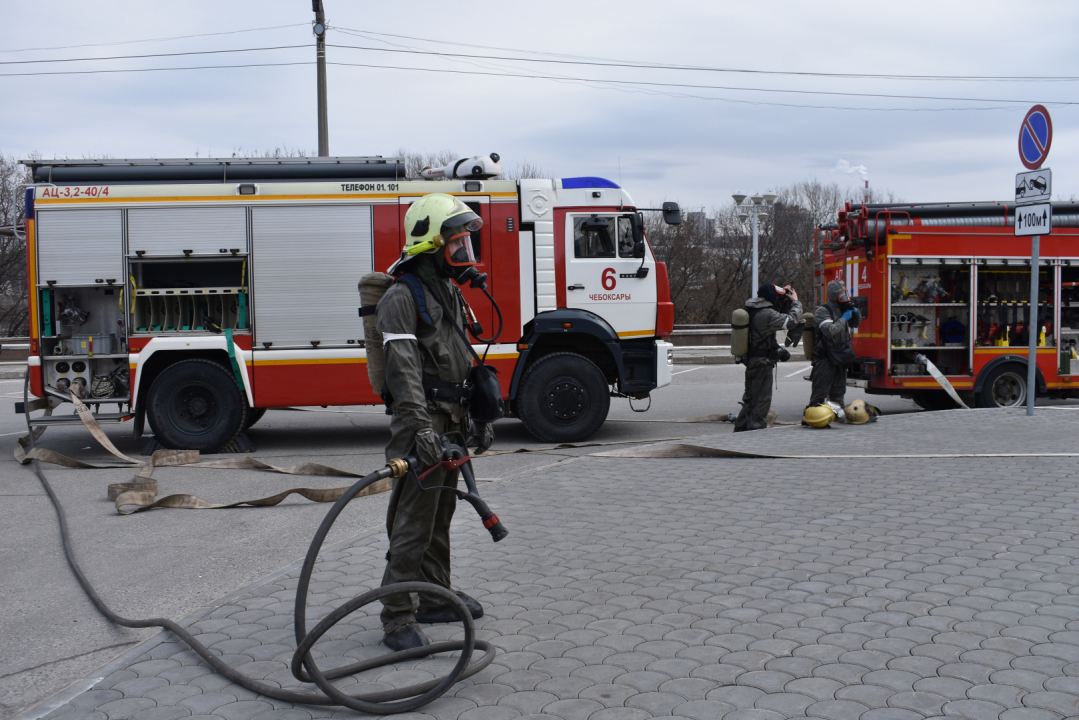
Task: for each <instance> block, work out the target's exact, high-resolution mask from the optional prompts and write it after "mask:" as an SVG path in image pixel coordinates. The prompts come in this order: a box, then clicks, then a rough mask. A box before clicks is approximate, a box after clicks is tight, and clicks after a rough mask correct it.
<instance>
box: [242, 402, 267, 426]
mask: <svg viewBox="0 0 1079 720" xmlns="http://www.w3.org/2000/svg"><path fill="white" fill-rule="evenodd" d="M265 414H266V408H253V407H249V408H247V420H246V421H245V422H244V430H247V429H248V428H249V427H251V426H252V425H254V424H255V423H257V422H258V421H259V420H261V419H262V416H263V415H265Z"/></svg>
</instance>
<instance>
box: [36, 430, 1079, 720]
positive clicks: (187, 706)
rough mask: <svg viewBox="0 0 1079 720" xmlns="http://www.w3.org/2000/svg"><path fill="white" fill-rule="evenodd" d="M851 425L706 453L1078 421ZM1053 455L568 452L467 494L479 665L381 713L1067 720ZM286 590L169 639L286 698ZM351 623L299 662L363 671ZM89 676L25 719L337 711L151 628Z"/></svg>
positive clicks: (1070, 573)
mask: <svg viewBox="0 0 1079 720" xmlns="http://www.w3.org/2000/svg"><path fill="white" fill-rule="evenodd" d="M949 416H950V417H949ZM972 423H973V427H976V428H981V432H973V431H971V430H970V427H971V424H972ZM1023 423H1025V424H1023ZM959 428H962V430H960V429H959ZM855 430H856V428H845V429H842V430H840V431H835V432H827V431H812V430H805V429H802V428H782V429H779V430H773V431H767V432H759V433H748V434H746V435H745V436H743V437H741V438H737V437H736V438H733V439H732V438H731V436H727V439H726V441H724V440H723V439H722V438H719V437H717V438H715V439H713V440H712V442H714V443H717V444H720V443H723V442H729V443H759V444H763V445H761V447H766V446H767V447H771V448H772V449H774V450H776V451H777V452H782V451H784V450H788V451H789V450H790V449H791V448H794V449H804V448H806V447H814V448H816V449H817V451H819V452H822V453H827V452H829V451H831V452H836V453H852V452H858V442H857V441H858V439H860V438H861V439H865V440H866V441H868V440H869V439H870V438H874V442H873V443H870V444H874V443H875V446H876V447H885V446H886V445H887V442H886V441H885V439H884V438H886V437H887V436H888V435H891V441H890V442H891V445H892V446H893V450H895V449H897V448H896V446H897V445H898V449H901V450H907V451H910V452H933V451H938V452H956V451H958V452H965V451H972V452H1005V451H1007V450H1005V449H1004V448H1013V449H1017V450H1024V449H1025V447H1026V445H1025V443H1027V442H1028V440H1029V441H1031V442H1033V441H1034V440H1035V439H1036V440H1037V441H1038V442H1041V443H1042V444H1043V445H1045V446H1046V447H1050V448H1054V449H1055V450H1056V451H1060V450H1072V449H1074V443H1073V438H1075V437H1076V434H1077V431H1079V413H1077V412H1074V411H1073V412H1065V411H1060V412H1056V413H1054V412H1049V411H1044V412H1043V411H1039V414H1038V415H1037V416H1036V417H1035V418H1033V419H1029V418H1025V417H1022V418H1020V417H1019V416H1018V415H1017V414H1012V415H1011V416H1009V417H1005V416H1004V415H1002V414H997V415H995V416H990V415H988V414H986V413H985V412H982V411H973V412H971V413H970V414H968V415H962V416H961V415H958V414H952V413H937V414H933V415H932V416H929V417H928V418H927V415H924V414H922V415H917V416H908V417H896V418H884V419H882V420H881V421H880V422H879V423H877V424H876V425H872V426H863V427H862V428H857V430H859V431H860V432H863V435H862V436H860V438H859V436H856V435H854V431H855ZM957 438H958V439H957ZM972 446H973V448H980V450H979V449H972ZM1077 460H1079V458H1068V457H1014V458H946V459H941V458H934V459H910V458H905V459H891V460H887V461H881V460H865V459H851V458H840V459H821V460H791V459H785V460H772V459H758V460H752V459H680V460H642V459H623V458H611V457H595V456H592V457H581V458H578V459H576V460H573V461H571V462H568V463H564V464H562V465H559V466H556V467H554V468H549V469H547V470H544V471H542V472H540V473H538V474H536V475H532V476H529V477H524V478H520V479H517V480H514V481H511V482H505V483H502V484H499V483H491V484H489V485H485V486H484V488H483V491H484V495H485V498H486V499H487V500H488V502H489V503H490V504H491V506H492V507H493V508H494V509H495V510H496V512H498V514H499V515H500V516H501V517H502V519H503V522H504V523H505V524H506V526H507V528H508V529H509V531H510V535H509V537H508V538H506V539H505V540H504V541H503V542H501V543H498V544H492V543H491V542H490V538H489V536H488V535H487V533H486V532H484V531H483V529H482V528H481V527H480V526H479V523H478V522H477V520H476V518H475V517H474V514H473V513H472V512H471V509H470V508H468V507H462V508H461V509H460V511H459V512H458V513H457V518H456V519H455V524H454V531H453V532H454V536H453V542H454V547H455V550H454V553H455V577H456V580H457V583H458V586H459V587H460V588H461V589H463V590H465V591H467V592H469V593H470V594H472V595H474V596H475V597H476V598H478V599H479V600H481V601H482V602H483V604H484V606H485V608H486V615H485V617H484V618H482V619H481V620H479V621H477V623H476V625H477V627H478V637H479V638H481V639H485V640H489V641H490V642H492V643H493V644H494V645H495V646H497V647H498V648H499V654H498V656H497V657H496V658H495V661H494V663H493V664H492V665H491V666H489V667H488V668H486V669H485V670H483V671H482V672H480V673H479V674H478V675H476V676H475V677H473V678H471V679H469V680H466V681H464V682H462V683H459V684H458V685H457V686H455V687H454V688H451V690H450V691H449V692H448V693H447V695H445V696H444V697H442V698H440V699H438V700H436V701H435V702H433V703H431V704H430V705H428V706H426V707H424V708H422V709H421V710H420V711H419V712H416V713H410V714H407V715H403V716H398V717H407V718H438V719H439V720H447V719H456V718H459V719H460V720H486V719H501V718H518V717H520V718H552V719H558V718H563V719H565V720H574V719H577V718H581V719H587V720H615V719H616V720H636V719H637V718H642V719H643V718H651V717H678V718H697V719H698V720H706V719H707V720H711V719H713V718H723V719H724V720H741V719H743V718H759V719H761V720H765V719H771V718H792V717H814V718H829V719H830V720H843V719H846V718H851V719H854V718H858V719H859V720H908V719H909V720H914V719H916V718H925V717H949V718H970V719H971V720H982V719H983V718H1000V720H1043V719H1045V720H1049V719H1052V718H1066V717H1079V587H1077V582H1076V580H1077V579H1079V536H1077V534H1076V533H1077V529H1079V490H1077V478H1079V468H1077ZM267 512H272V510H267ZM385 550H386V540H385V537H384V535H383V534H382V533H371V534H368V535H367V536H364V537H361V538H358V539H356V540H355V541H354V542H351V543H348V544H346V545H345V546H339V547H337V548H335V549H332V550H330V551H328V552H326V553H324V555H323V556H322V559H321V561H320V563H319V565H318V566H317V568H316V573H315V576H314V578H313V584H312V596H311V602H312V612H311V616H312V618H315V617H320V616H322V615H323V614H325V613H326V612H328V611H329V609H331V608H332V607H336V606H337V605H339V604H341V603H342V602H344V601H345V600H347V599H349V598H351V597H353V596H355V595H357V594H359V593H360V592H362V591H364V590H366V589H369V588H371V587H373V586H374V585H376V584H377V581H378V579H379V578H380V577H381V574H382V569H383V563H384V554H385ZM296 572H297V570H296V569H293V570H292V571H291V572H287V573H285V574H283V575H281V576H279V577H276V578H274V579H272V580H271V581H270V582H267V583H265V584H263V585H261V586H257V587H253V588H252V589H250V590H249V591H247V592H245V593H242V594H240V595H238V596H233V597H231V598H229V599H228V600H227V602H226V603H225V604H222V605H220V606H218V607H216V608H215V609H213V610H212V611H210V612H209V613H207V614H205V615H204V616H202V617H201V618H199V619H197V620H196V621H195V622H193V623H192V625H191V627H192V628H193V629H194V631H197V632H199V633H201V637H202V640H203V641H204V642H205V643H207V644H208V645H210V646H211V647H212V648H213V649H214V650H215V651H217V652H219V653H220V654H221V655H222V656H223V657H224V658H225V659H226V660H227V661H228V662H230V663H231V664H233V665H235V666H237V667H238V668H239V669H240V670H241V671H243V672H245V673H247V674H249V675H251V676H253V677H257V678H260V679H262V680H264V681H269V682H274V683H277V684H279V685H281V686H282V687H296V686H298V685H299V683H297V681H296V680H294V679H293V677H292V675H291V673H290V672H289V670H288V662H289V659H290V657H291V655H292V649H293V647H294V640H293V638H292V608H293V605H292V603H293V597H294V595H293V594H294V588H295V585H296V580H295V575H296ZM377 610H378V607H375V608H373V613H374V614H372V615H366V614H364V612H363V611H361V612H360V613H358V614H357V615H355V616H353V617H351V618H349V619H347V620H346V621H343V622H342V623H341V624H339V625H337V626H336V627H335V628H334V629H333V630H332V631H331V632H330V633H328V634H327V636H326V637H324V638H323V639H322V640H321V641H320V643H319V644H318V645H317V646H316V650H315V653H314V654H315V655H316V657H318V659H319V664H320V666H321V667H323V668H329V667H334V666H338V665H342V664H346V663H349V662H354V661H355V660H356V659H357V658H365V657H369V656H371V655H372V654H377V653H379V652H382V651H383V650H382V649H381V648H380V646H379V640H380V638H381V632H380V630H379V623H378V620H377ZM428 634H429V635H430V636H431V637H432V639H446V638H451V637H459V635H460V630H459V628H458V627H456V626H454V625H440V626H430V627H429V628H428ZM451 663H452V660H448V659H445V658H435V659H427V660H423V661H420V662H414V663H410V664H403V665H401V666H399V667H388V668H383V669H379V670H374V671H370V672H369V673H368V675H367V676H365V677H364V678H363V682H361V681H360V680H357V679H349V680H342V681H340V682H341V685H340V687H342V688H345V689H349V688H351V689H352V691H354V692H355V691H359V690H360V688H361V686H363V687H364V688H376V687H389V686H399V685H403V684H410V683H412V682H415V681H416V680H417V679H419V678H430V677H434V676H437V675H441V674H444V672H445V671H446V669H447V668H448V667H449V666H450V664H451ZM110 667H112V668H113V669H112V672H111V673H110V674H109V675H108V676H107V677H105V678H104V679H103V680H101V681H100V682H97V683H96V684H95V685H94V686H93V687H92V688H91V689H89V690H88V691H86V692H84V693H82V694H80V695H78V696H76V697H74V698H73V699H71V701H70V702H68V703H67V704H65V705H63V706H61V707H59V708H57V709H56V710H55V711H54V712H52V713H51V714H49V715H48V716H47V717H48V718H50V719H53V720H61V719H64V720H67V719H68V718H101V719H105V718H109V719H120V718H131V719H132V720H151V719H157V720H169V719H171V718H181V717H191V718H194V717H200V718H222V719H224V720H241V719H252V720H253V719H256V718H257V719H259V720H270V719H271V718H273V719H281V720H284V719H286V718H289V719H291V718H303V719H306V718H321V717H358V715H357V714H355V713H352V712H351V711H344V710H340V709H336V708H320V707H306V706H304V707H299V706H297V707H293V706H291V705H288V704H287V703H279V702H276V701H271V700H268V699H266V698H262V697H259V696H257V695H255V694H253V693H251V692H249V691H247V690H244V689H242V688H239V687H237V686H235V685H233V684H232V683H230V682H229V681H227V680H225V679H223V678H221V677H219V676H216V675H214V674H212V673H211V672H210V671H209V669H208V668H206V667H204V666H203V665H202V664H200V662H199V660H198V658H197V657H196V656H195V654H194V653H193V652H191V651H190V650H188V649H187V648H186V647H185V646H184V645H182V644H181V643H179V642H178V641H176V640H175V639H174V638H172V636H170V635H163V636H160V637H159V638H158V640H157V641H151V642H150V643H148V644H147V645H144V646H142V647H140V648H136V650H135V651H132V652H131V653H128V655H126V656H125V657H124V658H123V659H122V662H120V663H114V664H113V665H112V666H110Z"/></svg>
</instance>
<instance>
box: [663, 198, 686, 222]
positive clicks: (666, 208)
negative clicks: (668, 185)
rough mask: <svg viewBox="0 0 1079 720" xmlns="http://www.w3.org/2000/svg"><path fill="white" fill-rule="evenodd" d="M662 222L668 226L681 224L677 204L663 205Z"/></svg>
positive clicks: (680, 215)
mask: <svg viewBox="0 0 1079 720" xmlns="http://www.w3.org/2000/svg"><path fill="white" fill-rule="evenodd" d="M663 222H665V223H667V224H668V225H681V224H682V211H681V210H679V209H678V203H676V202H665V203H663Z"/></svg>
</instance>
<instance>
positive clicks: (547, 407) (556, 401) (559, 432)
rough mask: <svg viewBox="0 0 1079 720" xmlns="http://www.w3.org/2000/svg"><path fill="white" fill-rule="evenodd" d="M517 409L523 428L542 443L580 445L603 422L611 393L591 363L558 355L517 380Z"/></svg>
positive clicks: (555, 354)
mask: <svg viewBox="0 0 1079 720" xmlns="http://www.w3.org/2000/svg"><path fill="white" fill-rule="evenodd" d="M517 405H518V408H520V413H519V414H520V417H521V420H522V421H523V422H524V424H525V427H526V428H528V431H529V432H530V433H532V434H533V435H534V436H535V437H536V439H537V440H541V441H543V442H558V443H563V442H580V441H581V440H587V439H588V438H590V437H592V435H593V434H595V432H596V431H597V430H599V429H600V427H601V426H602V425H603V422H604V421H605V420H606V419H607V411H608V410H610V408H611V391H610V387H609V386H608V385H607V379H606V378H605V377H604V376H603V372H602V371H601V370H600V369H599V368H598V367H597V366H596V364H595V363H594V362H592V361H591V360H589V359H588V358H586V357H583V356H581V355H577V354H576V353H569V352H561V353H552V354H550V355H546V356H544V357H542V358H540V359H539V360H537V361H536V362H535V363H534V364H533V365H532V366H531V367H530V368H528V370H527V371H525V374H524V378H522V380H521V389H520V392H519V393H518V394H517Z"/></svg>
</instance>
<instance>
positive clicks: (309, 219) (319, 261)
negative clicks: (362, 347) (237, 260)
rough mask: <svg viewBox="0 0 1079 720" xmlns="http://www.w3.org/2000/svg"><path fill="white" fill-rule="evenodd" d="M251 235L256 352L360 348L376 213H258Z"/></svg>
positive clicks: (356, 209)
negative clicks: (361, 286)
mask: <svg viewBox="0 0 1079 720" xmlns="http://www.w3.org/2000/svg"><path fill="white" fill-rule="evenodd" d="M252 231H253V232H252V246H251V247H252V252H251V281H252V291H253V293H254V304H255V344H256V347H258V348H264V347H265V346H266V343H272V344H273V345H272V348H273V349H279V348H286V347H306V348H310V347H311V343H312V342H318V343H319V347H328V346H338V347H357V343H358V341H359V340H362V339H363V323H362V322H361V320H360V318H359V316H358V315H357V313H356V308H357V307H359V302H360V296H359V293H358V292H357V290H356V284H357V283H358V282H359V280H360V278H361V277H363V276H364V275H366V274H367V273H369V272H371V266H372V244H371V207H370V206H342V205H327V206H316V207H311V206H305V207H256V208H254V209H253V210H252ZM349 340H352V341H353V342H352V343H349V342H348V341H349Z"/></svg>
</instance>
